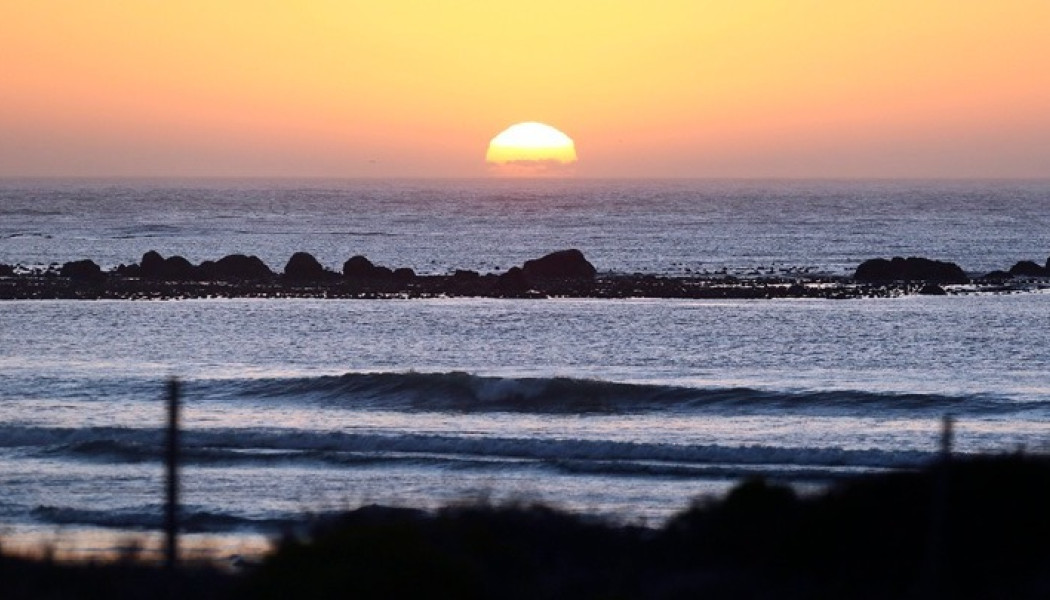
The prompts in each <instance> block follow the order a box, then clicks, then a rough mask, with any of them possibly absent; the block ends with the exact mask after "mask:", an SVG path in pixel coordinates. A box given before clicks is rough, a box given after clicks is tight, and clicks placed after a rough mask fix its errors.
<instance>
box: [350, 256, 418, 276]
mask: <svg viewBox="0 0 1050 600" xmlns="http://www.w3.org/2000/svg"><path fill="white" fill-rule="evenodd" d="M409 270H411V269H409ZM404 275H405V274H404V273H402V274H401V276H402V277H404ZM412 276H413V277H414V276H415V273H412ZM343 277H346V278H347V279H391V278H393V277H394V271H391V270H390V269H389V268H387V267H381V266H378V265H375V264H373V263H372V261H370V260H368V259H367V258H365V257H364V256H361V255H357V256H352V257H350V259H349V260H347V261H346V262H345V263H343Z"/></svg>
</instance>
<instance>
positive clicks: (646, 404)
mask: <svg viewBox="0 0 1050 600" xmlns="http://www.w3.org/2000/svg"><path fill="white" fill-rule="evenodd" d="M199 385H203V386H204V387H203V388H201V389H199V393H201V394H204V395H207V394H211V393H219V394H221V395H228V396H237V397H245V398H273V399H287V400H313V401H323V402H325V403H326V404H335V405H338V404H344V405H346V406H347V407H349V408H355V409H362V408H375V409H387V410H435V411H455V412H485V411H506V412H534V413H563V414H564V413H569V414H572V413H627V412H647V411H660V410H697V411H700V410H708V411H712V410H713V411H720V410H724V411H731V412H766V411H773V410H775V411H780V410H784V409H792V410H806V411H818V412H834V413H841V412H847V413H852V412H857V411H871V410H880V411H881V410H889V411H928V412H931V413H935V414H942V413H944V412H945V411H952V412H961V413H982V414H983V413H1014V412H1017V411H1018V410H1026V409H1040V408H1046V406H1045V405H1046V403H1045V402H1018V401H1012V400H1011V401H1006V400H1004V399H1003V398H998V397H994V396H988V395H968V396H949V395H939V394H918V393H881V392H865V391H854V390H843V391H824V390H819V391H814V390H800V391H782V390H764V389H756V388H749V387H717V388H694V387H682V386H673V385H659V384H640V383H618V382H611V381H600V380H594V379H574V378H568V377H550V378H545V377H524V378H507V377H494V376H481V375H473V374H470V373H464V372H447V373H419V372H402V373H347V374H345V375H338V376H320V377H305V378H288V379H256V380H229V381H223V382H207V383H201V384H199Z"/></svg>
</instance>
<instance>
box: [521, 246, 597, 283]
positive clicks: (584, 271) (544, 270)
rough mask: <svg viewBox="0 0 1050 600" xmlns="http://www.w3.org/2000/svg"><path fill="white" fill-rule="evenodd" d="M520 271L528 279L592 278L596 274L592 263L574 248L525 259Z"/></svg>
mask: <svg viewBox="0 0 1050 600" xmlns="http://www.w3.org/2000/svg"><path fill="white" fill-rule="evenodd" d="M522 271H523V272H524V274H525V277H527V278H528V279H594V276H595V275H596V274H597V270H596V269H595V268H594V265H592V264H591V263H590V262H588V261H587V259H586V258H584V256H583V253H582V252H580V251H579V250H576V249H571V250H560V251H558V252H552V253H550V254H548V255H546V256H544V257H542V258H537V259H534V260H528V261H525V266H524V267H523V268H522Z"/></svg>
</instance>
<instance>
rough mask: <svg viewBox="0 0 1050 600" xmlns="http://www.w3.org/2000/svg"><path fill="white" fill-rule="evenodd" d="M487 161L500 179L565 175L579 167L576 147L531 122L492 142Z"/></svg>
mask: <svg viewBox="0 0 1050 600" xmlns="http://www.w3.org/2000/svg"><path fill="white" fill-rule="evenodd" d="M485 161H486V162H487V163H488V164H489V166H490V167H491V168H492V170H493V172H495V173H497V174H500V175H566V174H570V173H571V171H572V166H573V165H574V164H575V163H576V145H575V144H574V143H573V141H572V138H570V137H569V136H567V135H565V134H564V133H562V132H560V131H558V130H557V129H555V128H554V127H551V126H550V125H545V124H543V123H536V122H534V121H529V122H526V123H518V124H516V125H511V126H510V127H508V128H507V129H505V130H503V131H502V132H500V134H499V135H497V136H496V137H494V138H492V141H491V142H489V149H488V152H486V153H485Z"/></svg>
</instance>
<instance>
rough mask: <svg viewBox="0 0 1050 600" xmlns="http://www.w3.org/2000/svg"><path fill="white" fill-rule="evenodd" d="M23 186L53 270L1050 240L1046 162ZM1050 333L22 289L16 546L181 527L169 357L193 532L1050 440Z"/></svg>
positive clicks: (672, 485)
mask: <svg viewBox="0 0 1050 600" xmlns="http://www.w3.org/2000/svg"><path fill="white" fill-rule="evenodd" d="M0 199H2V200H0V215H2V217H0V218H2V221H0V262H6V263H19V264H21V265H23V266H25V267H27V268H28V267H31V266H35V265H46V264H49V263H52V262H64V261H66V260H74V259H79V258H91V259H93V260H96V262H99V263H101V264H103V265H106V266H113V265H115V264H119V263H121V262H124V263H128V262H133V261H136V260H137V259H138V257H139V256H140V255H141V254H142V253H143V252H145V251H147V250H150V249H156V250H159V251H160V252H162V253H163V254H165V255H170V254H181V255H184V256H186V257H187V258H190V259H191V260H194V261H195V262H196V261H200V260H204V259H216V258H219V257H221V256H222V255H224V254H228V253H233V252H243V253H248V254H257V255H259V256H260V257H262V258H263V259H264V260H266V261H267V262H268V263H269V264H270V265H271V267H273V268H275V269H278V270H279V269H280V268H281V267H282V266H283V261H284V260H287V257H288V256H290V254H291V253H292V252H294V251H298V250H305V251H310V252H312V253H314V254H315V255H317V256H318V257H319V258H321V259H322V262H324V263H326V264H328V265H329V266H331V267H333V268H338V267H339V265H340V264H341V261H342V260H345V259H346V258H349V256H351V255H353V254H359V253H360V254H365V255H367V256H369V257H370V258H372V259H373V260H376V262H378V263H380V264H386V265H388V266H392V267H399V266H409V267H412V268H414V269H416V270H417V271H419V272H434V273H444V272H448V271H449V270H452V269H455V268H473V269H478V270H481V271H487V272H496V271H499V270H504V269H506V268H508V267H510V266H513V265H515V264H521V262H523V261H524V260H526V259H529V258H533V257H536V256H539V255H541V254H543V253H544V252H547V251H550V250H556V249H560V248H566V247H578V248H581V249H582V250H583V251H584V253H585V254H586V255H587V256H588V257H589V258H590V259H591V260H592V261H593V262H594V263H595V265H596V266H597V267H598V268H599V270H602V271H612V272H644V273H660V274H672V275H673V274H683V273H692V272H703V271H708V272H713V271H720V270H722V269H725V270H727V271H732V272H737V273H740V274H745V275H746V274H748V273H756V272H758V273H766V272H769V271H770V270H772V271H774V272H780V273H799V272H804V271H807V270H808V271H810V272H827V273H839V274H841V273H848V272H849V270H850V269H851V268H853V267H855V266H856V264H857V263H858V262H859V261H860V260H863V259H865V258H870V257H875V256H891V255H898V254H901V255H909V254H916V255H923V256H929V257H934V258H941V259H950V260H955V261H957V262H958V263H959V264H960V265H961V266H963V267H964V268H965V269H967V270H968V271H970V272H974V273H979V272H981V271H986V270H992V269H995V268H1007V267H1009V266H1010V265H1011V264H1013V262H1015V261H1017V260H1022V259H1035V260H1038V261H1039V262H1042V260H1045V256H1046V254H1047V253H1048V252H1050V239H1048V238H1050V233H1048V232H1050V217H1047V215H1050V210H1048V209H1050V184H1048V183H1045V182H1043V183H1040V182H976V183H965V182H962V183H960V182H947V183H946V182H904V183H902V182H859V183H856V182H682V181H675V182H635V181H629V182H615V181H590V182H589V181H540V182H513V181H476V182H417V181H401V182H316V181H312V182H258V181H251V182H192V183H190V182H69V181H62V182H6V183H4V184H3V185H2V186H0ZM1048 342H1050V295H1048V294H1047V293H1043V292H1030V293H1021V294H1002V295H997V294H960V295H951V296H946V297H925V296H921V297H920V296H913V297H903V298H894V299H858V300H846V301H835V300H747V301H744V300H741V301H693V300H663V299H660V300H656V299H653V300H650V299H635V300H570V299H547V300H492V299H471V298H466V299H429V300H378V301H376V300H322V299H317V300H307V299H298V300H291V299H251V300H249V299H243V300H241V299H232V300H182V301H8V302H3V303H0V527H2V528H3V529H0V539H5V536H4V535H3V534H4V532H5V531H6V532H7V535H6V539H11V538H12V537H13V538H19V536H21V537H26V538H28V539H36V540H46V539H54V536H55V535H59V534H60V533H61V532H68V531H73V532H83V531H109V532H116V533H118V534H120V535H124V534H127V533H130V532H150V531H154V530H156V529H157V528H158V527H159V526H160V523H161V518H162V517H161V514H162V513H161V507H162V497H161V490H162V486H163V482H162V467H161V462H160V457H161V455H162V440H163V435H162V431H163V425H164V423H163V419H164V406H163V395H164V386H165V381H166V380H167V379H168V378H170V377H177V378H179V379H180V381H181V382H182V384H183V389H184V398H183V401H184V402H183V405H184V419H183V425H184V438H183V439H184V442H185V448H184V453H183V459H184V464H183V480H184V495H183V514H182V516H183V524H184V528H185V529H186V530H187V531H189V532H195V533H200V534H209V535H215V536H219V538H220V539H222V540H248V539H258V538H260V537H263V536H268V535H274V534H276V533H277V532H280V531H282V530H284V529H285V528H287V527H290V526H293V525H294V524H295V523H298V522H301V521H302V520H303V519H304V518H306V517H308V516H311V515H312V516H317V515H324V514H328V513H330V512H335V511H340V510H346V509H351V508H354V507H357V506H361V505H364V504H370V503H380V504H390V505H400V506H414V507H422V508H434V507H438V506H442V505H446V504H449V503H454V502H459V501H470V500H477V499H490V500H496V501H542V502H546V503H549V504H552V505H555V506H558V507H562V508H564V509H566V510H572V511H581V512H590V513H596V514H601V515H606V516H608V517H609V518H613V519H619V520H626V521H633V522H648V523H654V524H658V523H659V522H661V521H663V520H664V519H666V518H668V517H669V516H671V515H672V514H674V513H675V512H677V511H680V510H683V509H684V508H686V507H687V506H688V504H689V503H690V502H691V501H693V500H694V499H696V498H698V497H703V496H705V495H717V494H721V493H724V492H725V490H727V489H728V488H729V487H730V486H731V485H733V484H735V483H736V482H738V481H740V480H741V479H742V478H745V477H751V476H762V477H766V478H769V479H773V480H776V481H782V482H785V483H788V484H791V485H795V486H796V487H797V488H798V489H800V490H802V491H806V490H814V489H820V488H821V487H823V486H826V485H828V484H830V483H833V482H834V481H837V480H839V479H841V478H843V477H850V476H854V475H856V474H862V473H872V472H881V471H886V470H894V469H910V468H916V467H918V466H921V465H923V464H926V463H928V462H929V461H931V460H933V459H934V458H935V456H936V452H937V451H938V441H939V436H940V431H939V428H940V419H941V418H942V416H944V415H945V414H951V415H953V416H954V418H955V420H956V436H955V444H954V449H955V451H957V452H961V453H977V452H993V453H994V452H1014V451H1018V450H1021V451H1025V452H1046V451H1048V450H1050V351H1048V350H1047V349H1048V348H1050V343H1048ZM56 532H58V533H56ZM49 536H50V537H49ZM92 543H97V542H92ZM103 545H105V544H103Z"/></svg>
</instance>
